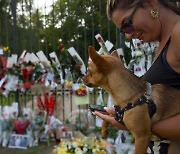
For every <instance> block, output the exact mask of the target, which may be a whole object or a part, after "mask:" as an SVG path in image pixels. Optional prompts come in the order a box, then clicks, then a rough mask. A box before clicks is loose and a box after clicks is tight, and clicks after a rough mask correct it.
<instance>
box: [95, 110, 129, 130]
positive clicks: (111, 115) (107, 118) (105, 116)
mask: <svg viewBox="0 0 180 154" xmlns="http://www.w3.org/2000/svg"><path fill="white" fill-rule="evenodd" d="M104 109H105V110H106V111H107V113H108V114H103V113H101V112H98V111H95V112H93V114H94V115H96V116H98V117H100V118H101V119H102V120H104V121H106V122H108V123H110V124H111V125H113V126H114V128H116V129H121V130H127V128H126V127H125V126H124V125H122V124H120V123H119V122H117V121H116V120H115V119H114V113H115V110H114V108H112V107H105V108H104Z"/></svg>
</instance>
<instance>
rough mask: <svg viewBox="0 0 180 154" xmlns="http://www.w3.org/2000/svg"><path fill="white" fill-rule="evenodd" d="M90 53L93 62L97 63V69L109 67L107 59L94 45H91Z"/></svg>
mask: <svg viewBox="0 0 180 154" xmlns="http://www.w3.org/2000/svg"><path fill="white" fill-rule="evenodd" d="M88 53H89V57H90V58H91V60H92V61H93V63H94V64H95V65H96V67H97V69H99V70H102V69H104V68H105V67H106V69H107V62H106V61H105V59H104V58H103V57H102V56H101V55H99V54H98V53H97V52H96V50H95V49H94V47H92V46H89V48H88Z"/></svg>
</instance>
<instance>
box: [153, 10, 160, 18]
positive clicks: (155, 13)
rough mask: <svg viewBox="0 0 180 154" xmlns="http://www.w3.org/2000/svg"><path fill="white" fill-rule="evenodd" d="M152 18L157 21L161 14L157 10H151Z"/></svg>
mask: <svg viewBox="0 0 180 154" xmlns="http://www.w3.org/2000/svg"><path fill="white" fill-rule="evenodd" d="M151 17H152V18H154V19H157V18H158V17H159V12H158V11H156V10H151Z"/></svg>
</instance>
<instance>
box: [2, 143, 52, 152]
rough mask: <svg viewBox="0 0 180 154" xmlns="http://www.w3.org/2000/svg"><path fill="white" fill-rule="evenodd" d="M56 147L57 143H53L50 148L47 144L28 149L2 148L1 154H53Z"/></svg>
mask: <svg viewBox="0 0 180 154" xmlns="http://www.w3.org/2000/svg"><path fill="white" fill-rule="evenodd" d="M54 145H55V142H51V143H50V146H49V147H48V146H47V143H46V142H45V143H42V142H41V143H40V144H39V146H37V147H32V148H27V149H12V148H7V147H6V148H3V147H1V146H0V154H51V153H52V149H53V148H54Z"/></svg>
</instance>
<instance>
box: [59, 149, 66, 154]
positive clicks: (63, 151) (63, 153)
mask: <svg viewBox="0 0 180 154" xmlns="http://www.w3.org/2000/svg"><path fill="white" fill-rule="evenodd" d="M57 149H58V154H68V153H67V152H66V151H65V149H63V148H57Z"/></svg>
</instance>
